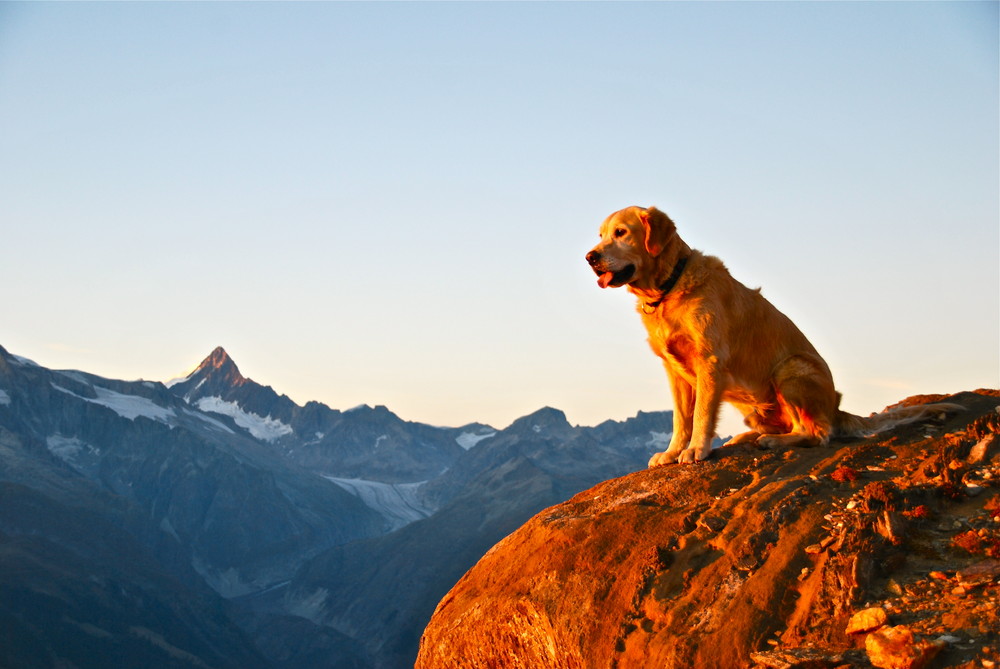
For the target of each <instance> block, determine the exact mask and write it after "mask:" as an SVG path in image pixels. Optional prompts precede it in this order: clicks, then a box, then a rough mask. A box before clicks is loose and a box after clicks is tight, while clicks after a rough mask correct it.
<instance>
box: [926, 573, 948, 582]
mask: <svg viewBox="0 0 1000 669" xmlns="http://www.w3.org/2000/svg"><path fill="white" fill-rule="evenodd" d="M927 575H928V576H930V577H931V578H934V579H937V580H939V581H947V580H948V574H946V573H944V572H943V571H932V572H931V573H929V574H927Z"/></svg>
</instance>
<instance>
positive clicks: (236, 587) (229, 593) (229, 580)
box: [191, 555, 260, 599]
mask: <svg viewBox="0 0 1000 669" xmlns="http://www.w3.org/2000/svg"><path fill="white" fill-rule="evenodd" d="M191 566H192V567H194V570H195V571H196V572H198V574H199V575H200V576H201V577H202V578H203V579H205V582H206V583H208V585H209V587H210V588H212V590H215V591H216V592H217V593H219V594H220V595H222V596H223V597H225V598H226V599H232V598H233V597H241V596H243V595H249V594H250V593H251V592H256V591H257V590H259V589H260V588H258V587H257V586H255V585H254V584H253V583H250V582H247V581H245V580H243V578H242V577H241V576H240V572H239V571H237V570H236V568H235V567H230V568H229V569H226V570H225V571H223V570H219V569H216V568H214V567H212V566H210V565H208V564H206V563H205V562H204V561H203V560H202V559H201V558H200V557H199V556H198V555H195V556H194V557H192V558H191Z"/></svg>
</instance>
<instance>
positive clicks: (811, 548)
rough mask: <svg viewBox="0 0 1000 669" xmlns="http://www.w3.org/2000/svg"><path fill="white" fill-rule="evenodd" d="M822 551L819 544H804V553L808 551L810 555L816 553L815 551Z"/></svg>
mask: <svg viewBox="0 0 1000 669" xmlns="http://www.w3.org/2000/svg"><path fill="white" fill-rule="evenodd" d="M822 552H823V547H822V546H820V545H819V544H812V545H810V546H806V553H809V554H810V555H816V554H817V553H822Z"/></svg>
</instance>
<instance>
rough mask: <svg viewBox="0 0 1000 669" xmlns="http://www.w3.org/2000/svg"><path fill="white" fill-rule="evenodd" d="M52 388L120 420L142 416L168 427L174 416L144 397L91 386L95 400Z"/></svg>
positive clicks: (170, 410)
mask: <svg viewBox="0 0 1000 669" xmlns="http://www.w3.org/2000/svg"><path fill="white" fill-rule="evenodd" d="M52 387H53V388H55V389H56V390H58V391H59V392H62V393H66V394H67V395H72V396H73V397H75V398H77V399H81V400H83V401H84V402H90V403H91V404H100V405H101V406H103V407H107V408H108V409H111V410H112V411H114V412H115V413H116V414H118V415H119V416H121V417H122V418H128V419H129V420H133V421H134V420H135V419H136V418H138V417H139V416H143V417H145V418H151V419H153V420H156V421H159V422H161V423H166V424H167V425H170V423H169V422H168V421H169V419H171V418H174V417H175V416H176V414H174V410H173V409H167V408H166V407H161V406H160V405H159V404H156V403H155V402H153V401H152V400H150V399H147V398H145V397H139V396H138V395H123V394H122V393H116V392H115V391H113V390H108V389H107V388H101V387H100V386H93V388H94V392H96V393H97V399H91V398H89V397H83V396H81V395H77V394H76V393H74V392H73V391H72V390H67V389H66V388H63V387H62V386H58V385H56V384H54V383H53V384H52Z"/></svg>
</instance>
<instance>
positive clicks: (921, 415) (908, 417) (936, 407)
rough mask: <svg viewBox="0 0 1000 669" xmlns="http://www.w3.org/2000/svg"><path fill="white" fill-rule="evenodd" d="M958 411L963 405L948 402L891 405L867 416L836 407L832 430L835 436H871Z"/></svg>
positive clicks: (944, 417) (946, 416) (962, 408)
mask: <svg viewBox="0 0 1000 669" xmlns="http://www.w3.org/2000/svg"><path fill="white" fill-rule="evenodd" d="M960 411H965V407H963V406H962V405H960V404H951V403H948V402H938V403H935V404H916V405H913V406H897V407H891V408H889V409H886V410H885V411H883V412H882V413H876V414H872V415H871V416H868V417H867V418H865V417H863V416H855V415H854V414H852V413H847V412H846V411H841V410H840V409H837V414H836V416H835V417H834V423H833V432H834V435H835V436H837V437H849V438H850V437H871V436H874V435H876V434H879V433H880V432H885V431H887V430H891V429H893V428H895V427H899V426H900V425H906V424H908V423H922V422H927V421H932V420H944V419H946V418H948V417H949V416H951V415H953V414H956V413H958V412H960Z"/></svg>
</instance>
